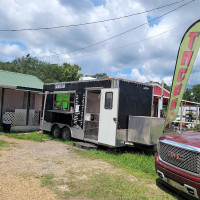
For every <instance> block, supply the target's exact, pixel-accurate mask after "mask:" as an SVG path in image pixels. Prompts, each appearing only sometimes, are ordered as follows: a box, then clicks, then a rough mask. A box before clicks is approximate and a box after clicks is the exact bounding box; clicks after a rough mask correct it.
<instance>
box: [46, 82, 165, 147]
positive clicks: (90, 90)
mask: <svg viewBox="0 0 200 200" xmlns="http://www.w3.org/2000/svg"><path fill="white" fill-rule="evenodd" d="M43 92H44V93H46V94H47V98H46V106H45V112H44V125H43V130H45V131H49V132H51V133H52V135H53V136H54V137H62V138H63V140H69V139H71V138H76V139H79V140H83V141H87V142H92V143H95V144H98V145H105V146H110V147H122V146H126V145H134V144H141V145H148V146H153V145H155V144H156V141H157V139H158V138H159V137H160V136H161V135H163V124H164V119H163V118H153V117H151V109H152V98H153V87H152V86H151V85H144V84H141V83H136V82H133V81H127V80H122V79H106V80H88V81H77V82H62V83H52V84H44V88H43Z"/></svg>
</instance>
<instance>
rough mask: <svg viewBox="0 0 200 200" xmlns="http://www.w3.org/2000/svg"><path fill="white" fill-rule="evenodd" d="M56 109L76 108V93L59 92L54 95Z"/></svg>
mask: <svg viewBox="0 0 200 200" xmlns="http://www.w3.org/2000/svg"><path fill="white" fill-rule="evenodd" d="M54 109H56V110H70V109H74V93H57V94H55V96H54Z"/></svg>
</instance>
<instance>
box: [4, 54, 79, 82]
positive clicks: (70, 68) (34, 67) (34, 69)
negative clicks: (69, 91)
mask: <svg viewBox="0 0 200 200" xmlns="http://www.w3.org/2000/svg"><path fill="white" fill-rule="evenodd" d="M0 70H6V71H11V72H18V73H24V74H29V75H34V76H36V77H38V78H39V79H40V80H41V81H43V82H45V83H54V82H64V81H76V80H78V79H79V78H80V77H81V76H82V74H79V71H80V70H81V67H79V66H78V65H70V64H68V63H64V64H63V65H62V66H60V65H58V64H51V63H47V62H43V61H40V60H38V59H37V58H31V57H28V56H26V57H22V58H16V59H15V60H13V61H12V62H6V63H4V62H0Z"/></svg>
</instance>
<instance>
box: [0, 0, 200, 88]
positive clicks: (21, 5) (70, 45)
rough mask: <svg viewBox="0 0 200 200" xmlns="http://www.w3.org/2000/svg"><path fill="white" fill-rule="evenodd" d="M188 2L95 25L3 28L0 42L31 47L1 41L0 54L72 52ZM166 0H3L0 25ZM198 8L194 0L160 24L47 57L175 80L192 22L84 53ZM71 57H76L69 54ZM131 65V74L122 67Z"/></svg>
mask: <svg viewBox="0 0 200 200" xmlns="http://www.w3.org/2000/svg"><path fill="white" fill-rule="evenodd" d="M183 3H184V2H182V3H180V4H177V5H174V6H170V7H166V8H163V9H159V10H157V11H154V12H149V13H146V14H143V15H136V16H132V17H129V18H124V19H120V20H116V21H111V22H106V23H98V24H94V25H87V26H80V27H71V28H62V29H55V30H40V31H29V32H25V31H24V32H1V34H0V42H1V41H5V40H6V41H20V42H22V43H24V44H26V47H27V49H26V50H21V49H20V48H19V47H18V46H17V45H7V44H1V43H0V44H1V46H0V48H1V49H0V59H2V60H4V61H6V59H8V60H10V58H13V59H14V58H16V57H20V56H22V55H26V53H30V54H31V56H32V57H35V56H37V57H41V56H46V55H51V54H60V53H63V52H70V51H73V50H75V49H79V48H82V47H85V46H87V45H90V44H93V43H97V42H99V41H101V40H105V39H107V38H109V37H112V36H113V35H117V34H119V33H121V32H124V31H126V30H128V29H131V28H134V27H137V26H139V25H140V24H143V23H146V22H147V16H151V18H154V17H158V16H160V15H162V14H164V13H166V12H168V11H170V10H172V9H174V8H176V7H178V6H179V5H181V4H183ZM165 4H169V1H167V0H164V1H153V0H149V1H146V0H127V1H124V0H115V1H113V0H106V1H105V4H104V5H101V6H97V7H95V6H94V4H93V3H92V1H91V0H81V1H80V0H73V1H71V0H43V1H40V0H34V1H25V0H20V1H19V0H12V1H6V0H1V7H0V29H18V28H37V27H49V26H59V25H70V24H78V23H84V22H91V21H98V20H103V19H108V18H114V17H119V16H123V15H128V14H132V13H137V12H142V11H145V10H148V9H152V8H156V7H159V6H162V5H165ZM5 8H6V9H5ZM199 10H200V4H199V2H197V1H194V2H192V3H191V4H189V5H187V6H185V7H183V8H181V9H178V10H177V11H175V12H173V13H170V14H169V15H165V16H163V17H162V18H161V19H160V22H159V24H158V25H154V26H153V27H149V26H148V25H145V26H142V27H140V28H138V29H135V30H133V31H130V32H129V33H127V34H124V35H122V36H120V37H117V38H115V39H113V40H110V41H108V42H104V43H102V44H99V45H96V46H93V47H91V48H88V49H85V50H82V51H75V52H71V53H67V54H66V55H61V56H55V57H47V58H44V60H46V61H49V62H52V63H59V64H62V62H69V63H72V64H78V65H80V66H81V67H82V69H83V73H85V74H95V73H103V72H105V73H107V74H109V76H114V75H116V74H117V75H119V76H121V77H125V78H126V77H127V78H130V79H133V80H135V79H137V80H138V81H140V82H146V81H150V80H152V81H161V80H165V81H166V82H167V83H168V84H170V80H171V79H170V77H172V76H173V71H174V67H175V63H176V57H177V52H178V48H179V44H180V41H181V39H182V36H183V34H184V32H185V31H186V29H187V28H188V27H189V26H190V25H191V24H192V22H190V23H188V24H186V25H183V26H181V27H178V28H177V29H175V30H174V31H171V32H168V33H166V34H163V35H160V36H159V37H155V38H153V39H150V40H147V41H144V42H140V43H137V44H134V45H130V46H128V47H126V48H120V49H118V50H116V51H111V52H107V53H102V54H94V55H91V56H86V57H79V56H82V55H85V54H93V53H95V52H97V51H102V50H109V49H115V48H117V47H119V46H123V45H126V44H130V43H134V42H137V41H140V40H144V39H145V38H148V37H152V36H154V35H158V34H160V33H162V32H163V31H166V30H169V29H171V28H173V27H176V26H178V25H180V24H183V23H184V22H186V21H189V20H191V19H192V18H195V17H197V16H198V15H199ZM70 57H73V59H69V58H70ZM76 57H77V58H76ZM127 68H132V69H133V70H132V73H131V74H128V73H124V71H123V70H124V69H127ZM139 69H141V70H139ZM194 70H195V72H196V73H199V72H200V69H199V68H194ZM194 83H196V81H195V80H194V79H193V78H192V79H191V80H190V84H191V85H192V84H194Z"/></svg>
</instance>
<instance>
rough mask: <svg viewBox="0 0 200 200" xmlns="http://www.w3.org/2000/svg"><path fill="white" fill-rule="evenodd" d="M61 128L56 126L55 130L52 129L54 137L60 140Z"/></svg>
mask: <svg viewBox="0 0 200 200" xmlns="http://www.w3.org/2000/svg"><path fill="white" fill-rule="evenodd" d="M60 132H61V130H60V128H59V126H58V125H55V126H54V127H53V128H52V137H54V138H59V137H60Z"/></svg>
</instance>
